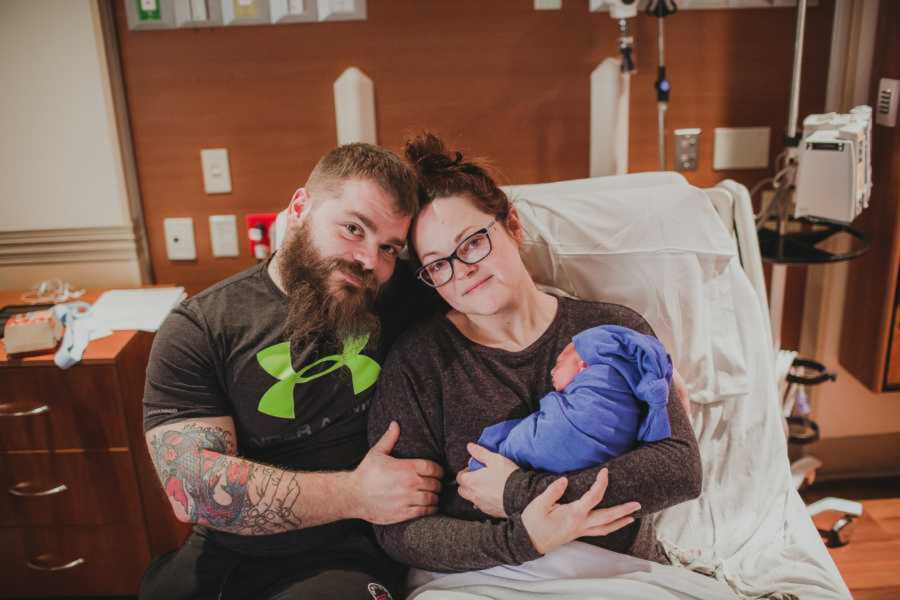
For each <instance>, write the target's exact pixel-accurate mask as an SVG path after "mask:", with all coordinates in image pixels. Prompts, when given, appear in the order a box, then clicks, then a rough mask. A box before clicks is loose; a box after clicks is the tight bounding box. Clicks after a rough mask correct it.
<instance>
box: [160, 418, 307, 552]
mask: <svg viewBox="0 0 900 600" xmlns="http://www.w3.org/2000/svg"><path fill="white" fill-rule="evenodd" d="M233 437H234V436H233V434H232V433H231V432H229V431H227V430H225V429H221V428H219V427H211V426H206V425H197V424H194V423H190V424H187V425H185V426H184V427H182V428H181V429H169V430H166V431H163V432H161V433H159V434H156V435H151V437H150V444H149V447H150V454H151V457H152V458H153V462H154V464H155V465H156V470H157V472H158V473H159V477H160V480H161V481H162V483H163V487H164V488H165V491H166V495H167V496H168V497H169V500H170V501H171V502H172V505H173V507H174V508H175V510H176V512H180V513H181V515H180V516H182V517H183V519H184V520H186V521H188V522H191V523H200V524H202V525H208V526H209V527H212V528H213V529H220V530H223V531H230V532H233V533H239V534H242V535H265V534H271V533H279V532H282V531H289V530H293V529H299V528H300V527H302V522H301V519H300V517H299V515H298V513H297V508H298V506H297V504H298V500H299V498H300V482H299V477H300V474H299V473H292V472H289V471H284V470H281V469H276V468H274V467H269V466H267V465H261V464H258V463H254V462H250V461H247V460H244V459H242V458H239V457H236V456H232V455H231V454H233V453H234V452H235V451H236V447H235V444H234V441H233Z"/></svg>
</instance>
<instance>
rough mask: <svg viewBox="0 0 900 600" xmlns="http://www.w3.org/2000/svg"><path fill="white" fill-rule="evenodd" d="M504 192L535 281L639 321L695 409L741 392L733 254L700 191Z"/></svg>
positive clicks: (643, 183) (625, 182)
mask: <svg viewBox="0 0 900 600" xmlns="http://www.w3.org/2000/svg"><path fill="white" fill-rule="evenodd" d="M505 190H506V191H507V193H508V194H509V195H510V198H511V199H512V200H513V202H514V203H515V206H516V209H517V210H518V212H519V215H520V217H521V219H522V223H523V227H524V230H525V240H524V243H523V245H522V248H521V254H522V258H523V260H524V261H525V264H526V266H527V267H528V269H529V271H530V272H531V273H532V276H533V277H534V278H535V281H536V282H537V283H539V284H543V285H549V286H553V287H556V288H559V289H561V290H562V291H564V292H566V293H568V294H571V295H574V296H576V297H578V298H583V299H586V300H602V301H604V302H614V303H616V304H622V305H625V306H628V307H630V308H632V309H634V310H635V311H637V312H638V313H640V314H641V315H643V316H644V318H646V319H647V321H648V322H649V323H650V325H651V327H653V330H654V331H655V332H656V335H657V336H658V337H659V338H660V340H661V341H662V342H663V344H664V345H665V346H666V348H667V349H668V351H669V353H670V354H671V355H672V358H673V361H674V362H675V366H676V368H677V369H678V371H679V372H680V373H681V374H682V375H683V376H684V378H685V381H686V382H687V384H688V388H689V391H690V397H691V400H692V401H693V402H698V403H709V402H715V401H718V400H721V399H724V398H725V397H729V396H734V395H739V394H744V393H746V392H747V391H748V390H749V384H748V379H747V371H746V368H745V364H746V362H745V360H744V358H745V357H744V355H743V353H744V351H743V345H742V344H741V343H740V342H741V340H740V338H739V337H738V327H737V320H736V317H735V311H736V310H737V307H736V306H735V303H734V300H733V297H732V293H731V285H732V283H731V281H732V279H731V277H732V275H733V269H734V268H738V269H739V268H740V267H739V266H737V267H735V266H736V265H737V264H738V259H737V250H736V247H735V243H734V241H733V239H732V238H731V236H730V235H729V234H728V232H727V231H726V230H725V227H724V225H723V223H722V221H721V219H720V218H719V216H718V214H717V213H716V211H715V209H714V208H713V206H712V205H711V204H710V202H709V200H708V199H707V197H706V195H705V194H704V192H703V191H702V190H699V189H698V188H695V187H693V186H691V185H689V184H687V182H686V181H685V180H684V178H682V177H681V176H679V175H676V174H671V173H649V174H639V175H625V176H617V177H601V178H595V179H585V180H578V181H572V182H560V183H551V184H536V185H521V186H510V187H507V188H505Z"/></svg>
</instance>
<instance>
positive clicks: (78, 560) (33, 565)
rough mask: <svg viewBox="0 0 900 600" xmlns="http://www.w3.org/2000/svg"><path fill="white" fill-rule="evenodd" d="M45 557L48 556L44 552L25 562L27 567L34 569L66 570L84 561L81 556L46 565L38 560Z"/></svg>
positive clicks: (43, 559) (42, 559)
mask: <svg viewBox="0 0 900 600" xmlns="http://www.w3.org/2000/svg"><path fill="white" fill-rule="evenodd" d="M45 557H46V558H45ZM47 558H49V556H47V555H46V554H42V555H41V556H38V557H36V558H32V559H31V560H29V561H28V562H27V563H25V564H26V565H27V566H28V568H29V569H34V570H35V571H67V570H69V569H74V568H75V567H78V566H81V565H83V564H84V562H85V561H84V559H83V558H76V559H75V560H73V561H69V562H67V563H66V564H63V565H47V564H41V562H38V561H45V560H46V559H47Z"/></svg>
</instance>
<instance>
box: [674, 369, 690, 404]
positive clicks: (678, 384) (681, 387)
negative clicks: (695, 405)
mask: <svg viewBox="0 0 900 600" xmlns="http://www.w3.org/2000/svg"><path fill="white" fill-rule="evenodd" d="M672 387H674V388H675V395H676V396H677V397H678V399H679V400H680V401H681V405H682V406H684V412H686V413H687V414H688V415H690V414H691V401H690V398H689V397H688V389H687V385H686V384H685V383H684V379H682V378H681V375H679V374H678V371H676V370H675V369H672Z"/></svg>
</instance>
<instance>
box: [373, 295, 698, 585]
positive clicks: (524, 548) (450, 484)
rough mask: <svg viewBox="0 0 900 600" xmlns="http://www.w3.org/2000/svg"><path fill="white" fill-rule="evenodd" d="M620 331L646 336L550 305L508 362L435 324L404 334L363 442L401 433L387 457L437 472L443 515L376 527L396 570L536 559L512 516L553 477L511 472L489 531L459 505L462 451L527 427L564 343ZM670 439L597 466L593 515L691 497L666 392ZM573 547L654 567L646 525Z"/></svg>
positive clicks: (614, 308)
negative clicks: (510, 423) (432, 466)
mask: <svg viewBox="0 0 900 600" xmlns="http://www.w3.org/2000/svg"><path fill="white" fill-rule="evenodd" d="M608 324H614V325H622V326H625V327H630V328H631V329H634V330H637V331H639V332H641V333H646V334H650V335H653V331H652V329H651V328H650V326H649V324H648V323H647V321H646V320H645V319H644V318H643V317H641V316H640V315H639V314H637V313H636V312H634V311H633V310H631V309H629V308H626V307H624V306H619V305H617V304H607V303H602V302H585V301H578V300H570V299H567V298H560V299H559V308H558V310H557V313H556V316H555V318H554V319H553V321H552V323H551V324H550V326H549V327H548V328H547V330H546V331H545V332H544V333H543V334H542V335H541V336H540V337H539V338H538V339H537V340H536V341H535V342H534V343H533V344H531V345H530V346H529V347H528V348H525V349H524V350H521V351H519V352H508V351H505V350H500V349H496V348H488V347H485V346H481V345H479V344H476V343H473V342H472V341H470V340H469V339H468V338H466V337H465V336H463V335H462V333H460V332H459V330H458V329H456V327H455V326H454V325H453V324H452V323H451V322H450V321H449V320H448V319H447V318H446V317H444V316H440V317H437V318H434V319H432V320H430V321H429V322H427V323H424V324H422V325H421V326H418V327H416V328H415V329H413V330H411V331H409V332H407V333H406V334H405V335H404V336H403V337H402V338H401V339H400V340H399V341H398V342H397V343H396V344H395V346H394V347H393V349H392V350H391V353H390V355H389V356H388V359H387V362H386V364H385V368H384V371H383V373H382V377H381V379H380V381H379V384H378V392H377V395H376V398H375V401H374V402H373V403H372V408H371V409H370V411H369V439H370V441H373V440H374V439H376V438H377V437H378V436H379V435H380V434H379V432H382V431H384V429H385V427H387V425H388V423H390V421H392V420H396V421H398V422H399V424H400V440H399V442H398V444H397V446H396V447H395V448H394V452H393V455H394V456H397V457H399V458H426V459H430V460H433V461H435V462H437V463H439V464H441V465H442V466H443V467H444V470H445V481H444V488H443V490H442V493H441V501H440V513H439V514H437V515H433V516H429V517H423V518H421V519H417V520H414V521H407V522H405V523H399V524H396V525H390V526H383V527H382V526H376V527H375V533H376V536H377V537H378V541H379V542H380V543H381V545H382V546H383V547H384V548H385V550H387V551H388V554H390V555H391V556H393V557H394V558H395V559H397V560H399V561H401V562H405V563H407V564H410V565H413V566H416V567H420V568H423V569H429V570H433V571H445V572H452V571H468V570H476V569H485V568H490V567H494V566H497V565H501V564H519V563H522V562H525V561H528V560H532V559H534V558H537V557H538V556H539V554H538V553H537V551H536V550H535V549H534V547H533V545H532V544H531V540H530V538H529V537H528V532H527V531H526V530H525V528H524V526H523V525H522V520H521V512H522V510H524V508H525V506H526V505H527V504H528V503H529V502H530V501H531V499H532V498H534V497H536V496H537V495H538V494H540V493H541V492H542V491H543V490H544V489H546V487H547V486H548V485H549V484H550V483H551V482H552V481H553V480H555V479H556V478H557V477H558V476H557V475H552V474H547V473H540V472H536V471H523V470H518V471H515V472H514V473H513V474H512V475H511V476H510V478H509V479H508V480H507V483H506V488H505V490H504V508H505V511H506V513H507V514H508V515H509V518H508V519H505V520H503V519H492V518H490V517H489V516H488V515H485V514H484V513H482V512H480V511H478V510H477V509H476V508H475V507H474V506H473V505H472V503H470V502H468V501H467V500H465V499H464V498H462V497H461V496H460V495H459V493H458V487H457V485H456V483H455V478H456V474H457V473H458V472H459V471H461V470H462V469H464V468H465V467H466V465H467V462H468V459H469V455H468V452H467V451H466V443H468V442H476V441H477V440H478V437H479V435H480V434H481V432H482V430H483V429H484V428H485V427H486V426H488V425H492V424H494V423H497V422H500V421H504V420H507V419H516V418H522V417H525V416H527V415H529V414H531V413H533V412H534V411H535V410H537V408H538V404H537V403H538V401H539V400H540V398H541V397H542V396H543V395H544V394H546V393H547V392H548V391H550V390H551V389H552V379H551V376H550V371H551V369H552V368H553V366H554V364H555V363H556V358H557V356H558V355H559V353H560V352H561V351H562V349H563V348H564V347H565V346H566V345H567V344H568V343H569V342H570V341H571V340H572V336H574V335H575V334H576V333H579V332H581V331H583V330H585V329H588V328H590V327H594V326H597V325H608ZM668 414H669V419H670V422H671V428H672V436H671V437H670V438H668V439H665V440H661V441H658V442H652V443H647V444H643V445H640V446H639V447H638V448H637V449H635V450H634V451H632V452H629V453H627V454H624V455H622V456H619V457H617V458H615V459H613V460H611V461H609V462H608V463H606V464H605V465H604V466H606V467H607V468H608V469H609V482H610V483H609V488H608V490H607V492H606V496H605V497H604V499H603V502H602V503H601V506H611V505H614V504H620V503H623V502H627V501H631V500H636V501H638V502H640V503H641V506H642V510H641V513H640V515H647V514H651V513H654V512H657V511H659V510H661V509H663V508H666V507H668V506H672V505H674V504H678V503H680V502H683V501H685V500H689V499H691V498H694V497H696V496H697V495H699V493H700V482H701V477H702V473H701V466H700V455H699V452H698V449H697V442H696V439H695V438H694V434H693V430H692V429H691V426H690V422H689V421H688V418H687V415H686V414H685V411H684V408H683V407H682V405H681V403H680V402H679V401H678V400H677V398H675V396H674V392H670V395H669V403H668ZM599 469H600V467H599V466H598V467H592V468H589V469H585V470H583V471H578V472H574V473H570V474H569V475H568V479H569V485H568V487H567V489H566V494H565V496H564V497H563V500H562V501H563V502H571V501H573V500H575V499H577V498H578V497H580V496H581V495H582V494H583V493H584V492H585V491H587V489H588V488H590V486H591V484H593V482H594V479H595V477H596V475H597V473H598V471H599ZM582 541H585V542H588V543H591V544H594V545H597V546H602V547H604V548H608V549H610V550H614V551H617V552H622V553H627V554H632V555H634V556H638V557H641V558H646V559H649V560H656V561H663V554H662V552H661V549H660V548H659V544H658V543H657V541H656V537H655V533H654V531H653V527H652V525H651V523H650V521H649V520H647V519H643V518H640V519H637V520H636V521H635V522H634V523H633V524H631V525H630V526H628V527H625V528H623V529H621V530H619V531H617V532H615V533H613V534H610V535H608V536H605V537H596V538H584V539H583V540H582Z"/></svg>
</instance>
